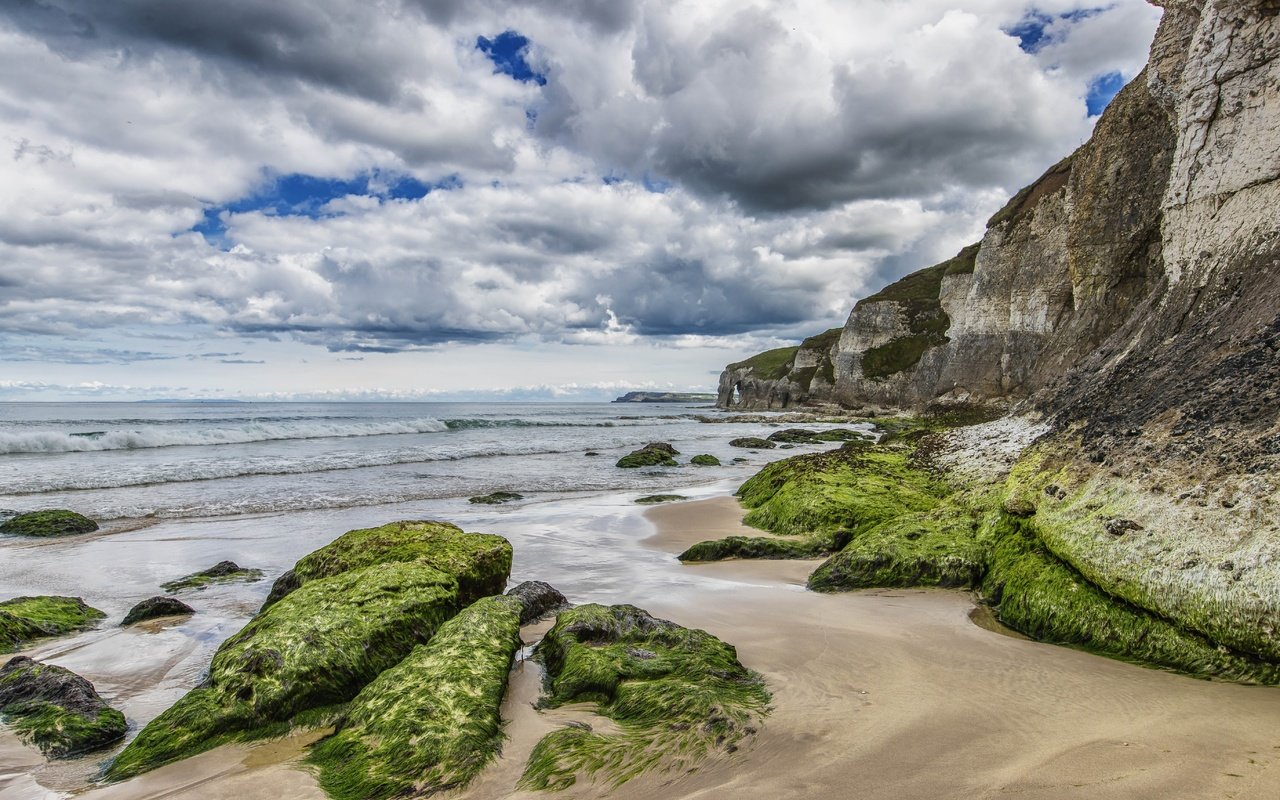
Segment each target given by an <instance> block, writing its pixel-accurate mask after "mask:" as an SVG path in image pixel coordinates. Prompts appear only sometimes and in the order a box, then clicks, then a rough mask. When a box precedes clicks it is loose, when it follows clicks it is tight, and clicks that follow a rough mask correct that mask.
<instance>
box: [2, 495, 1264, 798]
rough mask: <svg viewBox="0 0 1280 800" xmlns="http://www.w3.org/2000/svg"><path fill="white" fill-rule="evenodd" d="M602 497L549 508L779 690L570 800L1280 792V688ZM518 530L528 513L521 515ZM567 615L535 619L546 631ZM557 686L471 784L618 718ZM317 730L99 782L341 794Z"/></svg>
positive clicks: (645, 600) (469, 793)
mask: <svg viewBox="0 0 1280 800" xmlns="http://www.w3.org/2000/svg"><path fill="white" fill-rule="evenodd" d="M552 505H554V504H552ZM585 510H587V509H583V508H582V507H581V506H580V505H574V506H573V508H569V507H567V504H566V507H564V508H556V507H548V508H544V509H542V510H541V511H540V512H537V514H535V516H538V515H541V521H542V524H543V525H545V526H546V527H547V528H554V527H556V526H557V525H558V526H560V528H561V530H563V525H564V524H565V522H566V521H567V520H568V519H569V518H570V517H569V516H568V515H569V514H570V513H571V512H572V513H577V514H579V515H580V516H579V517H578V520H579V521H578V523H577V524H578V525H579V526H581V528H582V529H583V530H592V531H601V530H606V531H609V532H610V533H611V534H617V535H618V536H619V537H620V538H619V541H620V542H624V543H625V544H624V545H621V546H624V547H625V548H626V549H628V550H631V549H632V548H634V552H635V553H637V554H638V553H641V552H642V551H648V553H649V555H650V556H652V560H651V561H650V562H649V563H647V564H646V565H644V569H645V571H646V572H649V573H650V574H651V575H652V577H653V580H651V581H645V580H640V581H637V582H636V583H634V584H633V585H632V586H631V587H630V590H629V591H617V594H616V596H615V597H614V600H615V601H616V602H633V603H636V604H638V605H642V606H644V607H646V608H648V609H649V610H650V611H652V612H653V613H655V614H657V615H660V616H664V617H667V618H670V619H673V620H675V621H677V622H679V623H681V624H683V625H687V626H695V627H701V628H705V629H706V630H709V631H711V632H712V633H714V634H715V635H717V636H719V637H721V638H722V639H724V640H725V641H728V642H730V643H732V644H734V645H735V646H736V647H737V648H738V652H739V656H740V658H741V659H742V661H743V662H744V663H745V664H747V665H748V666H750V667H751V668H753V669H755V670H758V671H759V672H761V673H762V674H763V675H764V676H765V678H766V680H767V682H768V686H769V688H770V690H771V691H772V692H773V695H774V699H773V711H772V713H771V714H770V716H769V717H768V718H767V719H766V721H765V724H764V725H763V727H762V728H761V730H760V732H759V734H758V735H757V736H755V737H754V740H753V741H748V742H747V744H746V746H745V747H744V748H743V749H742V750H740V751H739V752H738V753H735V754H733V755H731V756H719V757H717V758H715V759H713V760H709V761H707V762H704V763H703V764H702V765H701V766H700V767H699V768H698V769H696V770H694V771H692V772H690V773H687V774H670V773H657V774H650V775H646V776H643V777H641V778H638V779H636V780H633V781H631V782H630V783H627V784H624V785H623V786H621V787H618V788H613V787H609V786H596V785H592V784H590V783H588V782H580V783H579V785H577V786H575V787H573V788H572V789H570V790H568V791H567V792H565V793H564V794H563V796H566V797H572V798H588V797H606V796H607V797H617V798H637V800H640V799H644V800H650V799H653V800H656V798H719V797H733V798H760V799H761V800H765V799H766V798H817V797H855V796H856V797H863V798H896V799H899V800H901V799H902V798H973V797H984V798H985V797H992V798H994V797H1022V798H1069V797H1080V798H1168V797H1175V796H1176V797H1204V798H1218V797H1231V798H1272V797H1276V796H1280V766H1278V765H1277V760H1278V759H1280V691H1277V690H1275V689H1271V688H1257V687H1248V686H1238V685H1233V684H1226V683H1213V682H1208V681H1202V680H1196V679H1192V678H1188V677H1184V676H1181V675H1176V674H1172V673H1167V672H1161V671H1157V670H1152V669H1147V668H1143V667H1139V666H1133V665H1129V664H1125V663H1121V662H1117V661H1114V660H1110V659H1105V658H1101V657H1098V656H1094V655H1091V654H1089V653H1084V652H1080V651H1076V650H1071V649H1068V648H1063V647H1056V646H1052V645H1046V644H1039V643H1036V642H1032V641H1027V640H1025V639H1020V638H1017V637H1012V636H1007V635H1002V634H1000V633H997V632H993V631H990V630H985V629H983V628H982V627H979V626H977V625H975V624H974V623H973V622H972V621H971V620H970V619H969V614H970V611H971V610H972V608H973V604H972V602H971V600H970V598H969V596H968V595H967V594H965V593H961V592H950V591H919V590H906V591H889V590H882V591H875V592H866V593H856V594H846V595H821V594H815V593H812V592H808V591H805V590H804V589H803V581H804V578H805V576H806V575H807V573H808V571H809V570H810V569H811V568H812V566H813V562H728V563H720V564H707V565H699V566H683V565H680V564H679V562H677V561H676V560H675V559H674V556H673V554H674V553H677V552H679V551H680V550H682V549H683V548H684V547H685V546H687V545H688V544H690V543H692V542H694V541H697V540H700V539H703V538H707V537H710V536H723V535H728V534H732V533H735V532H742V531H744V530H749V529H744V528H743V526H742V524H741V521H740V520H741V515H742V512H741V509H740V508H739V507H738V504H737V502H736V500H734V499H733V498H731V497H727V496H717V497H712V498H710V499H703V500H695V501H692V502H685V503H675V504H670V505H666V506H660V507H656V508H652V509H649V510H647V511H641V510H640V509H639V508H638V507H636V506H634V505H624V504H623V502H621V501H616V502H613V503H611V504H610V503H607V502H603V501H602V502H600V503H597V505H596V507H595V509H594V510H595V513H596V516H595V517H592V516H590V515H583V512H584V511H585ZM526 517H528V515H527V514H526ZM507 524H509V525H510V526H511V527H512V528H513V529H515V528H516V527H518V526H520V515H518V514H512V515H510V519H509V521H508V523H507ZM491 527H495V526H491ZM497 527H501V526H497ZM525 527H529V520H527V519H526V525H525ZM533 527H534V528H535V529H536V528H537V527H538V526H537V525H534V526H533ZM509 535H510V534H509ZM516 542H517V560H518V561H519V560H520V557H519V554H520V552H521V542H520V540H519V539H516ZM548 571H551V572H553V573H555V572H558V571H559V570H557V569H555V568H554V567H548ZM558 577H561V578H562V580H561V581H560V583H561V584H565V583H566V580H568V579H567V578H564V576H563V575H560V576H558ZM570 583H571V581H570ZM565 589H566V591H567V593H568V594H569V595H570V597H571V598H574V599H578V600H585V599H593V600H594V599H599V597H598V591H594V590H593V591H589V592H587V593H586V594H587V595H588V597H582V596H580V595H577V596H576V595H575V592H574V591H573V587H572V585H568V584H566V585H565ZM547 625H548V623H545V622H544V623H541V624H540V625H538V626H530V627H529V628H526V630H525V631H524V632H523V634H524V639H525V641H526V642H532V641H534V640H535V639H536V638H537V637H538V636H540V635H541V633H542V632H543V631H545V630H546V627H547ZM540 680H541V672H540V670H539V668H538V667H537V665H536V664H533V663H532V662H522V663H519V664H517V666H516V669H515V672H514V674H513V680H512V683H511V686H510V688H509V690H508V694H507V698H506V701H505V703H504V711H503V715H504V718H505V719H506V720H507V734H508V736H509V740H508V742H507V743H506V745H505V747H504V753H503V756H502V757H501V758H500V759H498V760H497V761H496V762H495V763H494V764H492V765H491V766H490V767H489V768H488V769H487V770H486V771H485V772H484V773H483V774H482V775H481V776H480V778H479V779H478V780H477V781H476V782H475V783H474V784H473V785H472V786H471V787H470V788H468V789H467V790H465V791H464V792H461V793H458V794H457V795H455V796H456V797H459V798H466V799H467V800H483V799H484V798H499V797H521V798H523V797H535V796H539V795H534V794H531V793H522V792H517V791H516V790H515V789H514V785H515V781H516V780H517V778H518V777H519V774H520V770H521V769H522V767H523V763H524V760H525V758H526V757H527V755H528V753H529V751H530V750H531V749H532V747H533V745H534V744H535V743H536V742H537V740H538V739H539V738H540V737H541V736H543V735H544V734H545V733H547V732H548V731H550V730H552V729H554V728H555V727H556V726H557V725H560V724H562V723H563V722H565V721H568V720H570V719H579V720H586V721H589V722H591V723H592V724H593V725H597V726H599V725H601V724H602V721H601V719H600V718H599V717H596V716H595V715H593V714H591V713H590V711H589V709H585V708H581V707H577V708H567V709H560V710H557V711H556V712H554V713H551V714H547V713H542V712H538V711H535V710H534V709H533V707H532V704H533V702H534V701H535V700H536V698H537V695H538V691H539V683H540ZM604 724H607V723H604ZM314 738H315V735H314V734H312V735H309V736H300V737H293V738H290V739H285V740H281V741H275V742H266V743H261V744H253V745H236V746H229V747H223V748H219V749H217V750H215V751H212V752H210V753H206V754H203V755H200V756H197V757H195V758H192V759H189V760H187V761H184V762H181V763H178V764H173V765H170V766H167V767H164V768H161V769H159V770H156V771H154V772H152V773H149V774H147V775H144V776H141V777H140V778H137V779H135V780H133V781H130V782H127V783H124V784H120V785H116V786H109V787H101V788H97V789H93V790H91V791H88V792H84V793H82V794H79V795H78V796H79V797H83V798H86V799H87V798H94V799H95V800H106V799H107V798H156V799H158V798H187V799H190V800H194V799H195V798H223V797H229V796H235V797H241V798H245V799H246V800H251V799H253V798H280V797H289V798H312V797H314V798H320V797H323V795H322V793H321V792H320V791H319V789H318V787H317V786H316V784H315V782H314V780H313V778H312V777H311V775H310V774H309V773H308V772H307V771H306V770H305V769H304V768H302V767H300V766H299V764H298V761H299V759H300V758H301V756H302V754H303V753H304V752H305V746H306V745H307V744H308V743H310V741H313V740H314ZM23 750H24V748H22V747H21V746H20V745H16V743H15V742H14V741H13V740H12V737H10V736H7V735H6V737H5V739H4V741H3V743H0V758H3V759H4V762H5V764H6V769H5V770H4V771H5V772H6V773H7V775H6V776H5V777H4V778H0V796H3V797H5V798H10V797H12V798H20V797H21V798H27V797H57V796H59V795H58V794H57V793H54V792H43V790H41V789H40V788H39V787H38V786H37V785H36V784H35V783H34V782H33V781H31V780H30V779H29V778H27V777H26V776H24V775H22V774H21V766H20V762H21V761H22V759H21V755H22V751H23ZM27 752H28V754H29V755H34V754H33V753H31V751H27ZM38 760H39V759H38V758H34V759H32V758H29V759H28V763H35V762H37V761H38ZM15 767H16V768H17V770H16V773H17V774H15ZM64 796H65V795H64Z"/></svg>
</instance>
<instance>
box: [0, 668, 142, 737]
mask: <svg viewBox="0 0 1280 800" xmlns="http://www.w3.org/2000/svg"><path fill="white" fill-rule="evenodd" d="M0 716H3V717H4V718H5V721H6V722H8V723H9V725H10V727H12V728H13V730H14V732H15V733H17V734H18V736H19V738H21V739H22V740H23V741H25V742H28V743H29V744H33V745H35V746H36V747H38V748H40V751H41V752H42V753H44V754H45V755H46V756H48V757H49V758H67V757H69V756H74V755H79V754H80V753H85V752H88V751H90V750H98V749H101V748H103V747H106V746H107V745H110V744H112V743H113V742H117V741H119V740H120V739H122V738H124V734H125V729H126V727H127V726H126V725H125V719H124V715H123V714H121V713H120V712H119V711H116V710H115V709H113V708H111V707H110V706H108V705H107V704H106V702H105V701H103V699H102V698H101V697H99V696H98V692H97V691H96V690H95V689H94V688H93V684H92V683H90V682H89V681H87V680H85V679H84V678H82V677H80V676H79V675H77V674H75V673H74V672H72V671H71V670H69V669H64V668H63V667H59V666H55V665H53V664H41V663H39V662H37V661H35V660H33V659H30V658H27V657H26V656H18V657H17V658H12V659H10V660H9V663H7V664H5V665H4V667H0Z"/></svg>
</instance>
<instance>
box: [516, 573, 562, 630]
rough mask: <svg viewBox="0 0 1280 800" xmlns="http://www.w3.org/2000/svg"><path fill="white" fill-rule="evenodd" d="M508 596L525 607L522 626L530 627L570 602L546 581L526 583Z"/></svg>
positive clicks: (521, 613) (521, 619)
mask: <svg viewBox="0 0 1280 800" xmlns="http://www.w3.org/2000/svg"><path fill="white" fill-rule="evenodd" d="M507 596H508V597H514V598H515V599H516V600H519V601H520V604H521V606H523V607H524V610H523V611H521V612H520V624H521V625H528V624H529V623H530V622H535V621H537V620H540V619H542V618H543V617H545V616H547V615H548V614H550V613H551V612H552V611H559V610H560V609H562V608H567V607H568V605H569V600H568V599H567V598H566V597H565V596H564V595H563V594H561V593H560V590H559V589H557V588H556V587H554V586H552V585H551V584H549V583H547V582H546V581H524V582H523V583H521V584H520V585H518V586H516V587H515V588H513V589H510V590H509V591H508V592H507Z"/></svg>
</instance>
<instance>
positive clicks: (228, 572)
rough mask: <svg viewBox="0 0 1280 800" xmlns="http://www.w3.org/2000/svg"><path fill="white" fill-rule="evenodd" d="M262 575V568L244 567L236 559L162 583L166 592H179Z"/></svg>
mask: <svg viewBox="0 0 1280 800" xmlns="http://www.w3.org/2000/svg"><path fill="white" fill-rule="evenodd" d="M261 577H262V570H260V569H249V568H246V567H242V566H240V565H239V564H237V563H236V562H234V561H219V562H218V563H217V564H214V565H213V566H212V567H209V568H208V569H206V570H201V571H200V572H193V573H191V574H190V575H187V576H186V577H183V578H178V579H177V580H176V581H169V582H168V583H162V584H160V588H161V589H164V590H165V591H166V592H177V591H181V590H182V589H203V588H204V587H206V586H208V585H209V584H211V583H227V582H229V581H256V580H258V579H259V578H261Z"/></svg>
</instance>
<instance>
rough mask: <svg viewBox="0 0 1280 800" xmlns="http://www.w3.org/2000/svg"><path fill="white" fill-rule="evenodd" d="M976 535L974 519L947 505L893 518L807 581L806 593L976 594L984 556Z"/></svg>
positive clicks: (861, 536) (859, 538)
mask: <svg viewBox="0 0 1280 800" xmlns="http://www.w3.org/2000/svg"><path fill="white" fill-rule="evenodd" d="M977 531H978V523H977V520H976V519H975V518H974V515H973V513H972V512H971V511H969V510H968V509H965V508H962V507H960V506H958V505H952V504H950V503H943V504H940V505H939V506H937V507H935V508H932V509H930V510H928V511H917V512H913V513H909V514H903V515H901V516H897V517H894V518H893V519H890V520H886V521H885V522H881V523H880V524H879V525H876V526H875V527H873V528H871V529H870V530H866V531H864V532H862V533H860V534H858V535H857V536H855V537H853V538H852V539H851V541H850V542H849V543H848V544H847V545H846V546H845V547H844V549H842V550H841V551H840V552H838V553H836V554H835V555H833V556H832V557H831V558H829V559H827V561H826V562H825V563H823V564H822V566H820V567H818V569H816V570H815V571H814V572H813V574H812V575H810V576H809V588H810V589H815V590H818V591H841V590H849V589H867V588H874V587H886V586H943V587H949V588H975V587H977V586H978V585H979V584H980V583H981V581H982V577H983V574H984V573H985V572H986V562H987V556H988V549H987V547H986V546H985V544H984V543H983V542H982V541H980V540H979V538H978V535H977Z"/></svg>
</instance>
